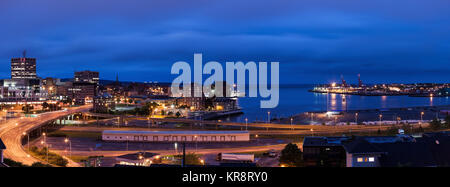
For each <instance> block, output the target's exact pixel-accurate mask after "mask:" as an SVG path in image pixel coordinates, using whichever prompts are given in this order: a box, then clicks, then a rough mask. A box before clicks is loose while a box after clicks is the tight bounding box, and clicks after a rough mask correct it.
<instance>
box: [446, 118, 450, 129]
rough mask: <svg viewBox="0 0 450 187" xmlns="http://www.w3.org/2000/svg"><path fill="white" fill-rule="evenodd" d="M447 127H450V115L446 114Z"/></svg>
mask: <svg viewBox="0 0 450 187" xmlns="http://www.w3.org/2000/svg"><path fill="white" fill-rule="evenodd" d="M445 128H450V115H447V116H445Z"/></svg>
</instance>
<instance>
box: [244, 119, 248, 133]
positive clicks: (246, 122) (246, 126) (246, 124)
mask: <svg viewBox="0 0 450 187" xmlns="http://www.w3.org/2000/svg"><path fill="white" fill-rule="evenodd" d="M245 130H246V131H247V130H248V118H245Z"/></svg>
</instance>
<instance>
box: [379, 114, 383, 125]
mask: <svg viewBox="0 0 450 187" xmlns="http://www.w3.org/2000/svg"><path fill="white" fill-rule="evenodd" d="M379 117H380V128H381V118H382V117H383V115H381V114H380V115H379Z"/></svg>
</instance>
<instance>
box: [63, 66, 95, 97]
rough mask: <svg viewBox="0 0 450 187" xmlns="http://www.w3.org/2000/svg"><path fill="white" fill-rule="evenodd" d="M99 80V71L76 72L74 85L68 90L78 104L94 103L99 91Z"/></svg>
mask: <svg viewBox="0 0 450 187" xmlns="http://www.w3.org/2000/svg"><path fill="white" fill-rule="evenodd" d="M99 80H100V79H99V72H95V71H80V72H75V74H74V81H73V85H72V87H71V88H69V90H68V91H69V94H70V95H71V98H72V99H73V102H75V103H76V104H86V103H92V101H93V99H94V97H95V96H97V93H98V87H99Z"/></svg>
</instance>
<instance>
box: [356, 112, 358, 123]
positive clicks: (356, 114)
mask: <svg viewBox="0 0 450 187" xmlns="http://www.w3.org/2000/svg"><path fill="white" fill-rule="evenodd" d="M355 124H356V125H358V112H357V113H355Z"/></svg>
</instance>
